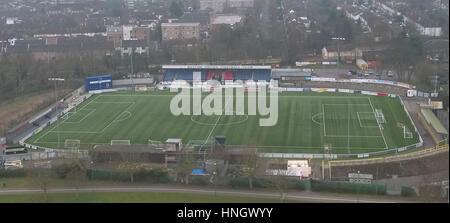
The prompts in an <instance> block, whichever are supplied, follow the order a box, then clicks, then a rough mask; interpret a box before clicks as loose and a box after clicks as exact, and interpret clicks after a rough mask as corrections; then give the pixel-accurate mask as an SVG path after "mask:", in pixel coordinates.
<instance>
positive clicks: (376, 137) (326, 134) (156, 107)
mask: <svg viewBox="0 0 450 223" xmlns="http://www.w3.org/2000/svg"><path fill="white" fill-rule="evenodd" d="M174 95H175V94H174V93H169V92H161V91H156V92H144V93H130V92H119V93H103V94H100V95H93V96H92V97H91V98H89V99H88V100H86V101H85V102H83V103H82V104H80V105H79V106H78V107H77V108H76V109H75V110H72V111H71V112H70V113H68V114H67V115H66V116H64V117H63V118H61V119H60V120H59V121H57V122H56V123H54V124H52V125H50V126H48V127H46V128H45V129H44V130H43V131H41V132H40V133H38V134H37V135H35V136H33V137H31V138H29V139H28V140H27V143H30V144H33V145H37V146H43V147H49V148H62V147H64V143H65V140H66V139H77V140H80V142H81V144H82V148H90V147H93V146H94V145H96V144H110V142H111V140H130V142H131V144H148V140H149V139H151V140H156V141H161V142H164V141H166V140H167V139H168V138H180V139H182V141H183V143H188V142H189V141H191V140H205V139H207V138H214V136H217V135H224V136H226V140H227V145H230V146H243V145H245V146H249V147H250V146H251V147H259V148H262V149H263V151H264V152H275V153H317V154H318V153H324V146H325V145H331V148H332V153H339V154H357V153H369V152H375V151H382V150H386V149H392V148H398V147H403V146H406V145H411V144H414V143H417V142H418V141H419V139H418V136H417V134H416V133H415V132H414V127H413V125H412V123H411V122H410V120H409V118H408V116H407V114H406V113H405V111H404V109H403V107H402V105H401V103H400V101H399V99H397V98H387V97H379V96H368V95H360V94H345V93H314V92H283V93H279V100H278V101H279V103H278V111H279V112H278V122H277V124H276V125H275V126H270V127H261V126H259V119H260V118H261V117H260V116H258V115H256V116H255V115H222V116H218V115H212V116H206V115H201V116H187V115H180V116H174V115H172V114H171V112H170V106H169V105H170V101H171V99H172V98H173V96H174ZM205 96H206V94H204V95H203V97H205ZM224 100H225V97H224ZM247 100H248V97H245V102H246V103H245V104H247ZM191 103H192V101H191ZM223 104H226V103H225V102H224V103H223ZM191 109H192V108H191ZM375 109H381V110H382V113H383V115H384V117H385V120H386V122H385V123H384V124H382V127H381V128H380V126H379V125H378V123H377V119H376V118H375ZM245 114H247V107H246V108H245ZM265 117H267V116H265ZM398 123H401V124H404V125H406V126H407V127H408V129H409V130H411V132H413V138H411V139H405V138H404V136H403V129H402V128H400V127H399V126H398ZM58 133H59V134H58ZM58 138H59V143H58ZM58 144H59V146H58Z"/></svg>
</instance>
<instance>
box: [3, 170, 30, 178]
mask: <svg viewBox="0 0 450 223" xmlns="http://www.w3.org/2000/svg"><path fill="white" fill-rule="evenodd" d="M24 176H25V170H24V169H14V170H0V178H1V177H5V178H6V177H24Z"/></svg>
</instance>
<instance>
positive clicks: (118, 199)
mask: <svg viewBox="0 0 450 223" xmlns="http://www.w3.org/2000/svg"><path fill="white" fill-rule="evenodd" d="M43 202H47V203H279V202H280V200H279V199H270V198H255V197H237V196H225V195H216V196H214V195H203V194H185V193H160V192H80V193H49V194H47V195H44V194H14V195H0V203H43ZM284 202H301V201H292V200H287V201H284Z"/></svg>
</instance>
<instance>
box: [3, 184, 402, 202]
mask: <svg viewBox="0 0 450 223" xmlns="http://www.w3.org/2000/svg"><path fill="white" fill-rule="evenodd" d="M76 192H169V193H191V194H210V195H214V194H215V193H217V195H228V196H244V197H257V198H272V199H278V198H280V194H279V193H276V192H264V191H258V192H250V191H244V190H228V189H223V188H220V189H217V190H216V191H215V190H213V189H205V188H182V187H162V186H152V187H130V186H125V187H85V188H80V189H76V188H51V189H47V193H76ZM38 193H43V191H42V190H41V189H6V190H0V196H1V195H5V194H38ZM286 199H288V200H296V201H300V202H301V201H303V202H324V203H359V202H361V203H403V202H408V200H400V199H392V198H391V197H374V196H371V197H367V196H364V195H362V196H359V197H357V196H356V195H348V196H345V195H336V194H328V193H327V194H322V193H314V192H296V193H288V194H287V195H286Z"/></svg>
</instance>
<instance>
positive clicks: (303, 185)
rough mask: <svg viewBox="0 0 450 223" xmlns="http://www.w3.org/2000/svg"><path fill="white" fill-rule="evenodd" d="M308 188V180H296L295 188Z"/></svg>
mask: <svg viewBox="0 0 450 223" xmlns="http://www.w3.org/2000/svg"><path fill="white" fill-rule="evenodd" d="M307 188H308V181H306V180H297V181H296V182H295V189H297V190H306V189H307Z"/></svg>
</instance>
